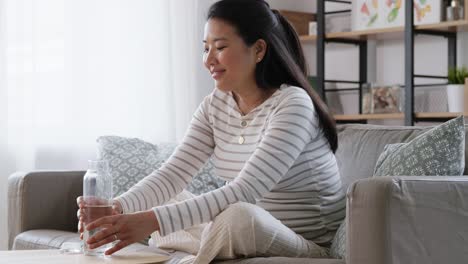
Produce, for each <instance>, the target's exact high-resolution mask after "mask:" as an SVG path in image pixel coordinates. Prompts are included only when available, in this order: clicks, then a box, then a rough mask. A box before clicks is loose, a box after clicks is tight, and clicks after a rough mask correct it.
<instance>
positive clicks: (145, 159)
mask: <svg viewBox="0 0 468 264" xmlns="http://www.w3.org/2000/svg"><path fill="white" fill-rule="evenodd" d="M97 143H98V156H99V158H100V159H103V160H107V161H108V162H109V171H110V174H111V176H112V179H113V182H112V183H113V184H112V189H113V190H112V191H113V194H114V196H119V195H121V194H122V193H124V192H126V191H127V190H128V189H130V187H132V186H133V185H135V184H136V183H137V182H138V181H140V180H141V179H143V178H144V177H145V176H147V175H149V174H150V173H151V172H153V171H154V170H155V169H157V168H158V167H159V166H160V165H161V160H159V159H158V147H157V146H156V145H153V144H151V143H148V142H145V141H143V140H141V139H138V138H125V137H118V136H103V137H99V138H98V139H97Z"/></svg>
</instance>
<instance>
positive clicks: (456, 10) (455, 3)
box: [445, 0, 465, 21]
mask: <svg viewBox="0 0 468 264" xmlns="http://www.w3.org/2000/svg"><path fill="white" fill-rule="evenodd" d="M463 8H464V7H463V6H462V4H461V2H460V0H451V1H450V5H449V6H447V7H446V13H445V14H446V19H447V21H454V20H459V19H463V18H464V14H465V12H464V9H463Z"/></svg>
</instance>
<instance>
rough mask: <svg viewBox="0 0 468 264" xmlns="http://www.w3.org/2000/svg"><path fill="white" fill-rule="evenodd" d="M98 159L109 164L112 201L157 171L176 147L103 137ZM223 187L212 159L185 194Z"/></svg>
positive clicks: (174, 145) (135, 139)
mask: <svg viewBox="0 0 468 264" xmlns="http://www.w3.org/2000/svg"><path fill="white" fill-rule="evenodd" d="M97 142H98V156H99V158H101V159H105V160H107V161H108V162H109V171H110V173H111V175H112V179H113V194H114V197H117V196H119V195H121V194H122V193H124V192H126V191H127V190H128V189H130V188H131V187H132V186H133V185H135V184H136V183H137V182H138V181H140V180H141V179H143V178H144V177H146V176H148V175H149V174H151V173H152V172H153V171H155V170H156V169H158V168H159V167H160V166H161V165H162V164H163V163H164V162H165V161H166V160H167V159H168V158H169V157H170V156H171V154H172V152H173V151H174V149H175V147H176V144H175V143H162V144H159V145H158V146H156V145H154V144H151V143H148V142H145V141H143V140H141V139H137V138H125V137H118V136H102V137H99V138H98V139H97ZM223 185H224V181H222V180H220V179H218V178H217V177H215V176H214V171H213V164H212V162H211V159H210V160H209V161H208V162H207V163H206V164H205V166H204V167H203V168H202V169H201V170H200V171H199V172H198V174H197V175H196V176H194V178H193V179H192V182H191V183H190V184H189V186H188V187H187V190H188V191H190V192H192V193H194V194H196V195H198V194H201V193H204V192H207V191H210V190H214V189H217V188H219V187H221V186H223Z"/></svg>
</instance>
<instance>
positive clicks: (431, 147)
mask: <svg viewBox="0 0 468 264" xmlns="http://www.w3.org/2000/svg"><path fill="white" fill-rule="evenodd" d="M464 143H465V131H464V125H463V117H458V118H454V119H452V120H450V121H448V122H446V123H443V124H441V125H439V126H436V127H434V128H432V129H430V130H428V131H426V132H425V133H423V134H421V135H419V136H418V137H416V138H414V139H413V140H411V141H410V142H408V143H399V144H390V145H387V146H386V147H385V148H384V152H383V153H382V154H381V155H380V157H379V159H378V160H377V163H376V167H375V171H374V176H431V175H434V176H459V175H462V174H463V169H464V167H465V159H464V153H465V144H464Z"/></svg>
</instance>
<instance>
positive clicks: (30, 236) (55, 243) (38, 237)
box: [12, 229, 80, 250]
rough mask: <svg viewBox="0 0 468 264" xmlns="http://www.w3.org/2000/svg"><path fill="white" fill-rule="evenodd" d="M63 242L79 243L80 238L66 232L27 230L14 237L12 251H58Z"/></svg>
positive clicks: (75, 234)
mask: <svg viewBox="0 0 468 264" xmlns="http://www.w3.org/2000/svg"><path fill="white" fill-rule="evenodd" d="M63 242H80V237H79V235H78V234H77V233H74V232H68V231H60V230H51V229H35V230H29V231H26V232H23V233H21V234H19V235H17V236H16V238H15V241H14V243H13V247H12V249H13V250H32V249H59V248H60V246H61V245H62V243H63Z"/></svg>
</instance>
